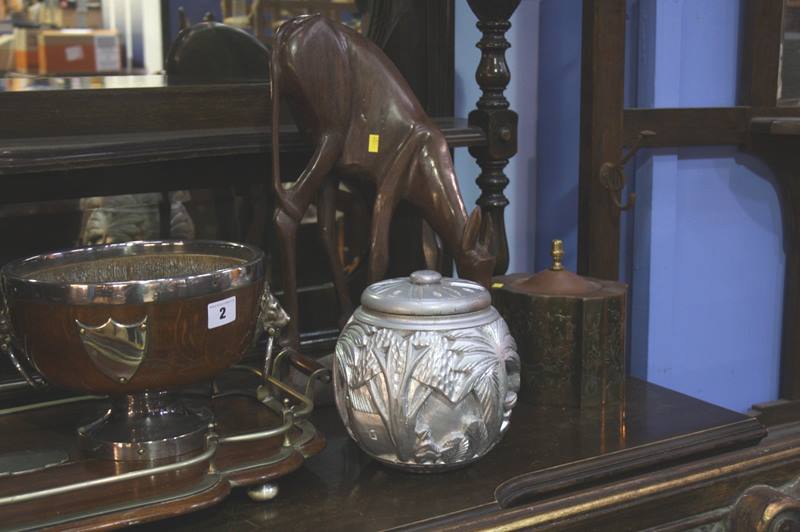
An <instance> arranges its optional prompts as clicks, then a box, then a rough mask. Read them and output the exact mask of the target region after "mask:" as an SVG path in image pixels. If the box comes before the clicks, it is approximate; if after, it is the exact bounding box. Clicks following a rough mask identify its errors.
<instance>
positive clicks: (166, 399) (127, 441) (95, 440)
mask: <svg viewBox="0 0 800 532" xmlns="http://www.w3.org/2000/svg"><path fill="white" fill-rule="evenodd" d="M211 421H212V420H211V417H210V415H202V414H199V413H196V412H193V411H191V410H189V409H187V408H186V406H185V405H184V404H183V403H182V402H181V400H180V398H179V397H178V396H177V395H176V394H173V393H170V392H165V391H158V392H141V393H137V394H131V395H126V396H120V397H112V398H111V408H110V409H109V411H108V412H107V413H106V414H105V415H104V416H103V417H101V418H100V419H98V420H96V421H94V422H92V423H90V424H88V425H85V426H83V427H81V428H79V429H78V435H79V437H80V440H81V445H82V447H83V449H84V450H86V451H87V452H89V453H90V454H92V455H93V456H97V457H99V458H108V459H112V460H118V461H138V460H158V459H162V458H172V457H176V456H180V455H183V454H187V453H191V452H197V451H201V450H202V449H203V448H204V447H205V440H206V434H207V433H208V431H209V425H210V424H211Z"/></svg>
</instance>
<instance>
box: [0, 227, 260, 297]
mask: <svg viewBox="0 0 800 532" xmlns="http://www.w3.org/2000/svg"><path fill="white" fill-rule="evenodd" d="M160 254H164V255H168V254H172V255H190V254H203V255H212V256H218V257H220V258H221V259H239V260H241V261H242V262H241V264H236V265H235V266H231V267H225V268H218V269H214V270H210V271H208V272H203V273H199V274H189V275H176V276H169V277H164V278H153V279H144V280H127V281H114V282H105V281H103V282H85V283H84V282H74V283H73V282H58V281H47V280H41V279H39V280H37V279H36V277H35V274H36V272H38V271H43V270H45V269H47V268H54V267H62V266H68V265H71V264H80V263H87V262H91V261H93V260H100V259H113V258H119V257H132V256H137V255H142V256H144V255H160ZM0 276H1V277H2V283H3V286H2V288H3V293H4V294H5V296H6V297H7V298H8V299H33V300H43V301H49V302H54V303H64V304H72V305H90V304H108V305H124V304H136V303H153V302H164V301H173V300H176V299H183V298H190V297H196V296H203V295H208V294H215V293H220V292H224V291H227V290H232V289H236V288H242V287H245V286H248V285H250V284H252V283H254V282H257V281H259V280H261V279H262V278H263V277H264V252H263V251H261V250H260V249H258V248H256V247H254V246H250V245H247V244H238V243H234V242H224V241H217V240H187V241H181V240H153V241H134V242H124V243H120V244H106V245H101V246H91V247H85V248H78V249H72V250H68V251H59V252H55V253H45V254H42V255H36V256H33V257H29V258H26V259H20V260H15V261H12V262H9V263H8V264H6V265H5V266H3V268H2V270H0Z"/></svg>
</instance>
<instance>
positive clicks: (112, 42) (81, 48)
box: [38, 29, 122, 74]
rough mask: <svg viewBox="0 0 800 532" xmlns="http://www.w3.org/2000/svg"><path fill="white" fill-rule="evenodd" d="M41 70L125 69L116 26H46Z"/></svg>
mask: <svg viewBox="0 0 800 532" xmlns="http://www.w3.org/2000/svg"><path fill="white" fill-rule="evenodd" d="M38 44H39V46H38V52H39V73H40V74H95V73H108V72H118V71H119V70H121V69H122V62H121V59H120V44H119V36H118V35H117V32H116V30H83V29H81V30H77V29H75V30H43V31H41V32H40V33H39V43H38Z"/></svg>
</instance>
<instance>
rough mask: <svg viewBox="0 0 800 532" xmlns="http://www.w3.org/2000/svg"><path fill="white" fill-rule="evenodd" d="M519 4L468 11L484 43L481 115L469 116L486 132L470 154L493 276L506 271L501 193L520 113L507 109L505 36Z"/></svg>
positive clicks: (491, 2)
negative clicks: (490, 228) (487, 222)
mask: <svg viewBox="0 0 800 532" xmlns="http://www.w3.org/2000/svg"><path fill="white" fill-rule="evenodd" d="M519 2H520V0H468V3H469V7H470V8H471V9H472V11H473V12H474V13H475V15H476V16H477V17H478V29H479V30H481V32H482V33H483V37H482V38H481V40H480V41H479V42H478V48H480V50H481V61H480V63H479V64H478V70H477V72H476V73H475V79H476V80H477V82H478V85H479V86H480V88H481V91H483V94H482V95H481V97H480V99H479V100H478V103H477V106H476V107H477V109H475V110H474V111H472V112H471V113H470V114H469V123H470V125H472V126H478V127H480V128H481V129H483V130H484V131H485V132H486V138H487V142H486V144H485V145H484V146H475V147H472V148H470V149H469V152H470V153H471V154H472V156H473V157H475V159H476V160H477V161H478V165H479V166H480V167H481V173H480V175H479V176H478V179H477V180H476V181H477V183H478V186H479V187H480V188H481V196H480V198H478V205H480V207H481V210H482V211H483V213H484V215H485V216H486V215H488V216H490V217H491V218H492V221H493V222H494V233H495V238H494V239H493V248H494V249H492V251H493V252H494V253H495V256H496V257H497V264H496V265H495V274H497V275H501V274H503V273H505V272H506V270H507V269H508V237H507V236H506V224H505V219H504V217H503V212H504V210H505V207H506V205H508V198H506V197H505V195H504V194H503V190H504V189H505V188H506V185H508V177H506V174H505V173H504V171H503V170H504V169H505V167H506V165H507V164H508V160H509V159H510V158H511V157H513V156H514V154H516V153H517V113H515V112H514V111H512V110H511V109H509V103H508V100H507V99H506V97H505V94H504V93H505V90H506V87H507V86H508V82H509V81H510V80H511V73H510V72H509V70H508V63H507V62H506V50H507V49H508V48H509V47H510V46H511V45H510V44H509V42H508V41H507V40H506V32H507V31H508V29H509V28H510V27H511V22H510V21H509V19H510V18H511V15H512V14H513V13H514V10H515V9H517V6H518V5H519Z"/></svg>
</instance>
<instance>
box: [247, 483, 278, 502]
mask: <svg viewBox="0 0 800 532" xmlns="http://www.w3.org/2000/svg"><path fill="white" fill-rule="evenodd" d="M247 496H248V497H250V500H252V501H256V502H264V501H271V500H272V499H274V498H275V497H277V496H278V485H277V484H275V483H274V482H265V483H263V484H260V485H258V486H255V487H253V488H249V489H248V490H247Z"/></svg>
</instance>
